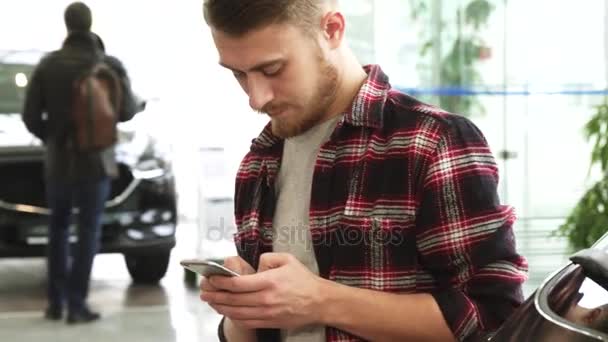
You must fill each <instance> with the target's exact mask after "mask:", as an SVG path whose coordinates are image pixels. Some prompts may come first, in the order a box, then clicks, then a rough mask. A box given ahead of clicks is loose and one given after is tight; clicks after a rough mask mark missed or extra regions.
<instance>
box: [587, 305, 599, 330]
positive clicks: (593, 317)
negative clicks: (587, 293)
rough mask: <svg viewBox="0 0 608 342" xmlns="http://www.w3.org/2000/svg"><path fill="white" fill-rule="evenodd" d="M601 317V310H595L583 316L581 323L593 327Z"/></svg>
mask: <svg viewBox="0 0 608 342" xmlns="http://www.w3.org/2000/svg"><path fill="white" fill-rule="evenodd" d="M601 316H602V308H595V309H593V310H591V311H589V312H588V313H586V314H585V317H584V318H583V321H584V322H585V325H586V326H594V323H595V322H596V321H597V320H598V319H599V318H600V317H601Z"/></svg>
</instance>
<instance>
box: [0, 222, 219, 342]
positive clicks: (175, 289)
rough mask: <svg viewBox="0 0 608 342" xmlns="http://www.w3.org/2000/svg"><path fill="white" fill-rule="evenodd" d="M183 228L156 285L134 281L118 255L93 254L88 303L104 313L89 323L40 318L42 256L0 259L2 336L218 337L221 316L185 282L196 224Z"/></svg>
mask: <svg viewBox="0 0 608 342" xmlns="http://www.w3.org/2000/svg"><path fill="white" fill-rule="evenodd" d="M181 228H182V234H181V237H180V238H179V239H178V248H177V249H175V250H174V253H173V255H172V261H171V263H170V268H169V271H168V273H167V276H166V277H165V278H164V279H163V280H162V281H161V283H160V284H159V285H157V286H134V285H132V284H131V280H130V276H129V274H128V272H127V270H126V267H125V265H124V261H123V257H122V256H121V255H99V256H97V258H96V259H95V265H94V268H93V274H92V283H91V290H90V296H89V303H90V305H91V306H92V307H93V308H94V309H96V310H99V311H100V312H101V313H102V315H103V318H102V319H101V320H100V321H98V322H95V323H92V324H86V325H78V326H68V325H66V324H65V323H64V322H49V321H46V320H44V319H43V318H42V311H43V310H44V308H45V306H46V299H45V272H46V268H45V263H44V260H43V259H37V258H36V259H0V341H16V342H17V341H36V342H38V341H58V342H59V341H61V342H64V341H65V342H69V341H104V342H107V341H116V342H118V341H151V342H154V341H159V342H160V341H163V342H171V341H178V342H207V341H217V338H216V333H215V331H216V327H217V323H218V322H219V319H220V317H219V316H218V315H217V314H215V313H214V312H213V311H212V310H211V309H210V308H209V307H208V306H206V305H205V304H204V303H202V302H201V301H200V300H199V299H198V291H197V289H196V288H191V287H189V286H187V284H186V283H185V281H184V273H183V270H182V268H181V267H180V266H179V260H180V259H181V258H184V257H190V256H192V253H193V252H192V250H193V249H192V246H191V245H190V246H188V245H187V241H189V239H188V238H187V237H185V235H188V234H190V235H191V234H192V233H193V229H194V226H188V227H181ZM182 241H186V242H182ZM190 241H191V240H190Z"/></svg>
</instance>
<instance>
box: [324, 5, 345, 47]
mask: <svg viewBox="0 0 608 342" xmlns="http://www.w3.org/2000/svg"><path fill="white" fill-rule="evenodd" d="M345 28H346V20H345V19H344V15H342V13H340V12H328V13H327V14H326V15H325V16H324V17H323V20H322V29H323V38H325V40H326V41H327V43H328V45H329V47H330V48H332V49H335V48H338V47H339V46H340V45H341V44H342V40H343V39H344V30H345Z"/></svg>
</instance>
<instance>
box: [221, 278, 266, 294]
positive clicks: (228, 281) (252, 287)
mask: <svg viewBox="0 0 608 342" xmlns="http://www.w3.org/2000/svg"><path fill="white" fill-rule="evenodd" d="M209 282H210V284H211V285H212V286H213V287H215V288H216V289H219V290H224V291H230V292H237V293H243V292H258V291H263V290H265V289H267V288H269V287H271V286H272V285H273V284H272V279H271V277H270V276H269V275H267V274H264V273H254V274H250V275H243V276H240V277H224V276H212V277H210V278H209Z"/></svg>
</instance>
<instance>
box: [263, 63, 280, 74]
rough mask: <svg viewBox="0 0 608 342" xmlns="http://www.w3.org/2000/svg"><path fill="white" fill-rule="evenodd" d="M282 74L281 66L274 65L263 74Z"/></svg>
mask: <svg viewBox="0 0 608 342" xmlns="http://www.w3.org/2000/svg"><path fill="white" fill-rule="evenodd" d="M280 72H281V66H280V65H273V66H271V67H268V68H265V69H264V70H262V73H263V74H264V76H276V75H278V74H279V73H280Z"/></svg>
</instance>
